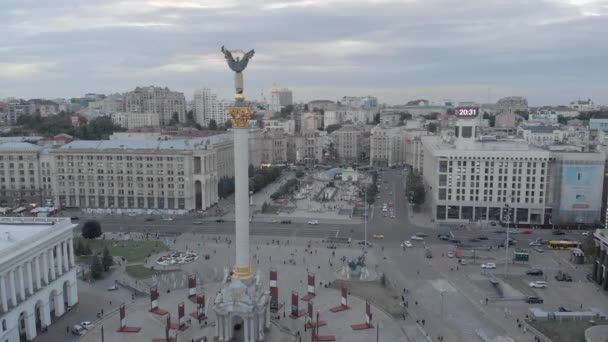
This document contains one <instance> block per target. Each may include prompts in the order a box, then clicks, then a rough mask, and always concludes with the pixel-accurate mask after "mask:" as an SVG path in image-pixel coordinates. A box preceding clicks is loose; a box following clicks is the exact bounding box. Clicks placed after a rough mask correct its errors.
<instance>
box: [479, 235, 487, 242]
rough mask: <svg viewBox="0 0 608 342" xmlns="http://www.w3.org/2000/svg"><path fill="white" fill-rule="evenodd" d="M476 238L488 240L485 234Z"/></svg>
mask: <svg viewBox="0 0 608 342" xmlns="http://www.w3.org/2000/svg"><path fill="white" fill-rule="evenodd" d="M477 239H479V240H483V241H486V240H488V237H487V236H478V237H477Z"/></svg>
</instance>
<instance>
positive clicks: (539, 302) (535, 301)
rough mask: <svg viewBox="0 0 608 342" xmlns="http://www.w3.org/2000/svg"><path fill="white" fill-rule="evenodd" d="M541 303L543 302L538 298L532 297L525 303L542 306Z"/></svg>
mask: <svg viewBox="0 0 608 342" xmlns="http://www.w3.org/2000/svg"><path fill="white" fill-rule="evenodd" d="M543 302H544V300H543V299H542V298H540V297H535V296H532V297H527V298H526V303H528V304H542V303H543Z"/></svg>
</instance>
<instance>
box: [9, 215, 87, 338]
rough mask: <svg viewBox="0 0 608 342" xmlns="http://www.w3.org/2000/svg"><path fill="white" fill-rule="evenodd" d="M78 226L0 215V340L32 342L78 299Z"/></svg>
mask: <svg viewBox="0 0 608 342" xmlns="http://www.w3.org/2000/svg"><path fill="white" fill-rule="evenodd" d="M74 226H75V225H73V224H72V223H71V221H70V219H69V218H23V217H15V218H10V217H2V218H0V341H20V340H23V339H25V340H27V341H31V340H33V339H34V338H35V337H36V336H37V334H38V333H39V332H40V331H41V330H43V329H44V328H45V327H48V326H49V325H50V324H51V322H52V319H54V318H57V317H60V316H62V315H63V314H64V313H65V312H66V310H69V308H70V307H72V306H74V305H75V304H76V303H77V302H78V289H77V283H76V267H75V259H74V244H73V236H72V229H73V228H74Z"/></svg>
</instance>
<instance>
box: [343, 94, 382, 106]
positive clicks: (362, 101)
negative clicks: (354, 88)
mask: <svg viewBox="0 0 608 342" xmlns="http://www.w3.org/2000/svg"><path fill="white" fill-rule="evenodd" d="M340 104H341V105H343V106H346V107H349V108H359V109H371V108H376V107H378V98H376V97H374V96H370V95H368V96H344V97H342V100H340Z"/></svg>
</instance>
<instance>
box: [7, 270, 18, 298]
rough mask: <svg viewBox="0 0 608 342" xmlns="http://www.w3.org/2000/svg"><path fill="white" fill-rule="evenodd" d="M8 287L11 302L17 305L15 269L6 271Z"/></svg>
mask: <svg viewBox="0 0 608 342" xmlns="http://www.w3.org/2000/svg"><path fill="white" fill-rule="evenodd" d="M8 288H9V289H10V290H11V304H13V306H17V286H16V285H15V269H12V270H10V271H8Z"/></svg>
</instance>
